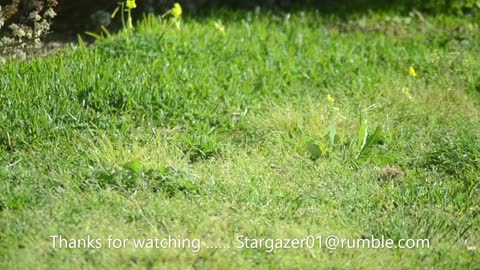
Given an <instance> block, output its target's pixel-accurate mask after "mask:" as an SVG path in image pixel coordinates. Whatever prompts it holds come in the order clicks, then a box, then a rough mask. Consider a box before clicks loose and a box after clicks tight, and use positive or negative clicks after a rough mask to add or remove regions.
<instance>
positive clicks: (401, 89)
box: [0, 12, 480, 269]
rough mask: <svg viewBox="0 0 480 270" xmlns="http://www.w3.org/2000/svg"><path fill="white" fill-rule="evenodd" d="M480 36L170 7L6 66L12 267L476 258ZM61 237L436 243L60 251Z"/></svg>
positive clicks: (2, 198)
mask: <svg viewBox="0 0 480 270" xmlns="http://www.w3.org/2000/svg"><path fill="white" fill-rule="evenodd" d="M219 26H222V27H223V28H221V27H220V28H221V29H223V31H221V30H219ZM452 29H457V30H456V32H452V31H451V30H452ZM479 40H480V39H479V31H478V24H475V23H474V22H473V21H469V20H468V19H466V18H456V17H446V18H444V17H427V18H426V19H425V18H419V17H418V16H417V15H415V14H414V15H412V16H411V17H408V18H406V17H401V18H400V17H397V18H391V17H390V18H388V17H387V15H385V14H371V15H369V16H366V17H363V18H361V17H360V18H351V20H350V21H344V20H340V19H335V18H326V17H323V16H321V15H319V14H315V13H314V12H312V13H295V14H291V15H288V16H280V15H276V16H273V15H267V14H263V13H258V12H250V13H231V14H228V16H226V15H225V14H224V15H219V16H212V17H211V18H203V19H192V18H184V20H183V22H182V27H181V29H176V28H172V27H168V26H165V25H163V24H162V23H161V22H160V21H159V20H158V19H157V18H155V17H153V16H150V17H147V18H145V19H144V20H143V21H142V22H140V23H139V24H138V25H136V26H135V31H133V32H131V33H130V34H127V33H122V34H119V35H117V36H115V35H114V36H110V37H107V38H104V39H102V40H98V42H97V43H95V44H94V45H92V46H90V47H88V48H85V47H83V46H79V47H77V48H75V49H69V50H65V51H63V52H60V53H59V54H56V55H53V56H49V57H46V58H38V59H33V60H31V61H29V62H21V63H19V62H10V63H7V64H6V65H2V66H0V74H1V76H0V89H2V90H1V91H0V101H1V102H0V130H1V132H0V153H1V154H2V155H1V159H0V164H1V167H0V239H1V240H0V268H6V269H14V268H18V269H26V268H32V267H34V268H39V269H51V268H61V269H65V268H85V269H90V268H120V269H122V268H125V269H145V268H201V269H202V268H208V269H230V268H234V269H249V268H262V269H263V268H271V269H294V268H298V269H300V268H301V269H318V268H335V267H337V268H342V269H343V268H352V267H353V268H365V269H380V268H382V269H384V268H388V267H391V265H392V264H394V265H397V268H408V269H410V268H438V269H449V268H465V269H468V268H472V267H474V266H475V265H477V264H478V263H479V260H478V256H477V255H478V254H476V253H475V252H473V251H472V249H473V248H472V247H475V246H478V243H479V240H480V239H479V228H480V227H479V225H480V219H479V216H480V215H479V211H480V209H479V203H480V201H479V197H478V193H479V191H480V190H479V188H480V186H479V178H480V169H479V168H480V146H479V144H478V141H479V139H480V138H479V136H480V135H479V134H480V125H479V120H480V119H479V116H480V113H479V85H480V83H479V77H478V72H477V71H478V70H480V61H479V59H478V57H477V55H478V50H479V48H480V44H479ZM412 69H414V71H412ZM414 73H415V76H413V74H414ZM377 128H378V129H377ZM376 131H378V132H376ZM54 234H62V235H64V236H66V237H70V238H84V237H86V235H92V236H95V237H97V238H102V239H106V238H107V237H108V236H109V235H114V236H116V237H118V238H142V237H143V238H151V237H155V236H162V237H163V236H165V235H168V234H171V235H174V236H177V235H181V236H183V237H191V238H200V239H202V241H203V242H204V244H205V245H214V244H230V245H232V246H233V245H234V244H235V239H236V236H237V235H240V234H242V235H246V236H249V237H250V238H301V237H305V236H307V235H325V236H326V235H329V234H335V235H338V236H339V237H347V238H362V237H369V236H371V235H375V236H378V237H380V236H382V235H383V236H384V237H385V238H392V239H394V240H399V239H401V238H428V239H430V240H431V243H432V244H431V246H432V247H431V248H430V249H408V250H388V249H380V250H375V249H352V250H333V251H329V250H326V249H314V250H307V249H299V250H294V249H290V250H288V249H287V250H276V251H275V252H273V253H268V252H266V251H265V250H264V249H235V248H231V249H207V248H202V250H201V251H200V252H198V253H193V252H192V251H191V250H188V249H170V250H134V249H132V248H127V249H101V250H93V249H91V250H84V249H70V250H68V249H55V250H54V249H52V247H51V241H50V237H49V236H50V235H54Z"/></svg>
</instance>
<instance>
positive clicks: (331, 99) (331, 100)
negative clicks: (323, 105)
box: [327, 94, 335, 104]
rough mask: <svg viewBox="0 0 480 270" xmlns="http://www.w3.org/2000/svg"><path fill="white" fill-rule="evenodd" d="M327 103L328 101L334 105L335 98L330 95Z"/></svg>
mask: <svg viewBox="0 0 480 270" xmlns="http://www.w3.org/2000/svg"><path fill="white" fill-rule="evenodd" d="M327 101H328V103H330V104H333V103H334V102H335V99H333V97H332V96H331V95H330V94H328V95H327Z"/></svg>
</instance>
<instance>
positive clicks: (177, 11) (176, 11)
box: [172, 3, 182, 19]
mask: <svg viewBox="0 0 480 270" xmlns="http://www.w3.org/2000/svg"><path fill="white" fill-rule="evenodd" d="M172 16H173V17H174V18H175V19H178V18H180V16H182V6H180V4H179V3H175V4H174V5H173V8H172Z"/></svg>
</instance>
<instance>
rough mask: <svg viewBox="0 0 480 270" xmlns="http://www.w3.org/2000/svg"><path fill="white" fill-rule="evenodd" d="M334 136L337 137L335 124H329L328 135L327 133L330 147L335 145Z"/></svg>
mask: <svg viewBox="0 0 480 270" xmlns="http://www.w3.org/2000/svg"><path fill="white" fill-rule="evenodd" d="M336 135H337V129H336V128H335V124H334V123H331V124H330V133H329V138H330V145H334V144H335V136H336Z"/></svg>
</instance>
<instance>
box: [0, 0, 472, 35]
mask: <svg viewBox="0 0 480 270" xmlns="http://www.w3.org/2000/svg"><path fill="white" fill-rule="evenodd" d="M117 2H118V1H115V0H83V1H68V0H1V1H0V6H2V8H3V17H4V21H5V24H7V25H8V24H9V23H22V21H26V18H28V14H30V12H32V11H33V10H36V11H40V10H42V9H45V8H46V7H47V6H49V7H55V11H56V12H57V14H58V15H57V17H56V18H55V20H54V22H53V29H54V30H62V31H82V30H85V28H92V27H94V26H96V24H99V23H103V22H105V20H107V21H108V18H106V16H104V15H106V14H107V13H110V12H111V11H112V10H113V9H114V8H115V7H116V5H117ZM174 2H179V3H180V4H181V5H182V6H183V8H184V10H185V11H186V12H185V13H186V14H189V15H192V16H202V15H205V14H209V13H211V11H212V10H215V9H219V8H222V9H255V8H257V7H260V8H263V9H268V10H271V11H272V12H282V11H287V12H288V11H295V10H312V9H314V10H318V11H319V12H324V13H333V14H335V15H338V16H348V15H350V14H352V13H353V14H356V13H365V12H367V11H369V10H384V11H391V12H398V13H400V14H401V13H407V12H409V11H412V10H414V9H415V10H418V11H420V12H424V13H431V14H438V13H442V14H443V13H444V14H460V15H475V13H478V10H479V9H480V0H263V1H259V0H177V1H175V0H137V5H138V9H137V10H136V13H137V14H139V13H144V12H155V13H162V12H164V11H165V10H167V9H168V8H170V7H171V6H172V5H173V3H174Z"/></svg>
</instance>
